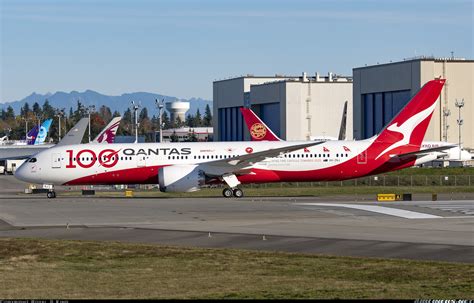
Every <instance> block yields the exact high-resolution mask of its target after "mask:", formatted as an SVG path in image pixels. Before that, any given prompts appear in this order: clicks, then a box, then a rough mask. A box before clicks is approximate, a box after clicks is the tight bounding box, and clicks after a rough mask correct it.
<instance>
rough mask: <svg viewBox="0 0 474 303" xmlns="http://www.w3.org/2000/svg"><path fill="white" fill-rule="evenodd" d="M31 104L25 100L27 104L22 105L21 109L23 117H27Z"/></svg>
mask: <svg viewBox="0 0 474 303" xmlns="http://www.w3.org/2000/svg"><path fill="white" fill-rule="evenodd" d="M30 111H31V110H30V104H28V102H25V104H24V105H23V106H22V107H21V110H20V115H21V116H22V117H27V116H28V114H29V113H30Z"/></svg>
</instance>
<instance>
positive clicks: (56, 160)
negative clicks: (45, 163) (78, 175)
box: [51, 154, 61, 168]
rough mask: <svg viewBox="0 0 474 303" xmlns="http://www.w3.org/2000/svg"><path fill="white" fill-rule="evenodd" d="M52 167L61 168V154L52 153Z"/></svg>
mask: <svg viewBox="0 0 474 303" xmlns="http://www.w3.org/2000/svg"><path fill="white" fill-rule="evenodd" d="M51 167H52V168H61V154H52V155H51Z"/></svg>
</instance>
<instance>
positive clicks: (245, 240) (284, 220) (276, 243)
mask: <svg viewBox="0 0 474 303" xmlns="http://www.w3.org/2000/svg"><path fill="white" fill-rule="evenodd" d="M0 184H2V189H1V191H0V220H1V221H0V237H38V238H50V239H77V240H101V241H102V240H104V241H105V240H111V241H126V242H144V243H160V244H166V245H183V246H197V247H221V248H244V249H259V250H277V251H290V252H306V253H321V254H329V255H341V256H368V257H383V258H386V257H390V258H406V259H423V260H442V261H455V262H469V263H473V262H474V201H472V200H444V201H399V202H375V201H364V202H361V201H348V200H345V201H336V200H334V199H331V201H328V200H327V199H324V198H318V197H299V198H293V197H281V198H280V197H279V198H270V197H268V198H252V197H246V198H241V199H225V198H220V197H212V198H211V197H210V198H160V197H159V193H157V195H156V197H154V198H105V197H94V196H93V197H82V196H77V197H66V196H62V195H61V193H60V192H59V194H58V198H56V199H47V198H46V197H45V195H25V194H18V193H21V192H22V191H23V188H24V186H25V184H22V183H21V182H19V181H16V179H13V177H12V176H0Z"/></svg>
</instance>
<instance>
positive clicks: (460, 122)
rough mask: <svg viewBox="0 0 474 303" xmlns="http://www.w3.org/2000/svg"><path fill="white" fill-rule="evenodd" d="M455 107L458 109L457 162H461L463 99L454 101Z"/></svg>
mask: <svg viewBox="0 0 474 303" xmlns="http://www.w3.org/2000/svg"><path fill="white" fill-rule="evenodd" d="M454 105H456V107H457V108H459V115H458V120H457V122H458V126H459V160H461V126H462V124H463V122H464V121H463V119H461V108H462V107H463V106H464V98H463V99H462V100H461V101H458V99H456V103H455V104H454Z"/></svg>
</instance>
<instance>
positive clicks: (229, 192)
mask: <svg viewBox="0 0 474 303" xmlns="http://www.w3.org/2000/svg"><path fill="white" fill-rule="evenodd" d="M232 194H233V192H232V189H230V188H227V187H226V188H224V190H223V191H222V195H223V196H224V197H226V198H230V197H232Z"/></svg>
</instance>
